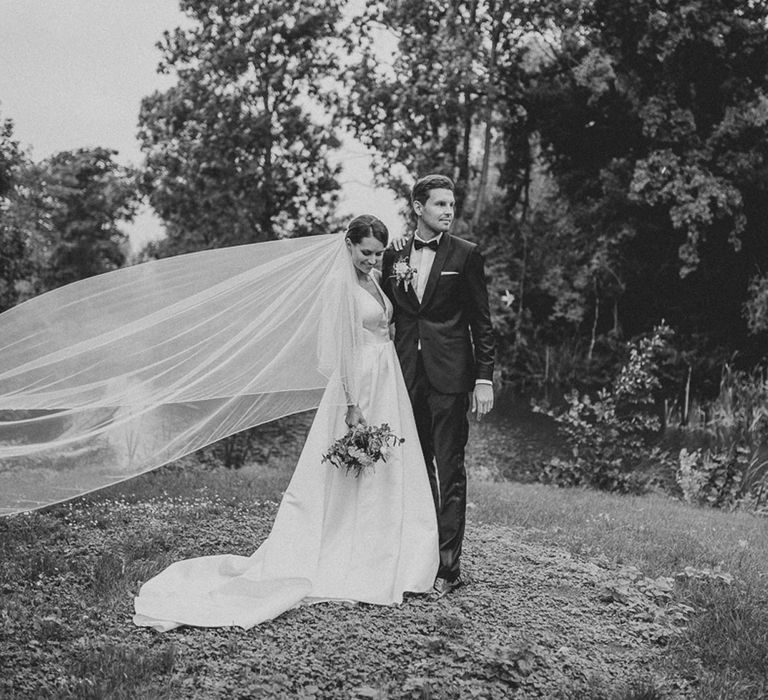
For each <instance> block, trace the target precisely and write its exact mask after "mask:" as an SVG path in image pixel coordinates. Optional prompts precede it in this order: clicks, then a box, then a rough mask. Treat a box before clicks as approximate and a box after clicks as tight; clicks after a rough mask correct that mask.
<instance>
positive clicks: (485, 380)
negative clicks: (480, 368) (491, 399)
mask: <svg viewBox="0 0 768 700" xmlns="http://www.w3.org/2000/svg"><path fill="white" fill-rule="evenodd" d="M478 384H490V385H491V386H493V382H492V381H491V380H490V379H475V386H477V385H478Z"/></svg>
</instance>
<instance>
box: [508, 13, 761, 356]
mask: <svg viewBox="0 0 768 700" xmlns="http://www.w3.org/2000/svg"><path fill="white" fill-rule="evenodd" d="M539 5H541V6H548V5H549V3H546V2H542V3H539ZM578 5H579V7H578V11H577V12H576V13H571V14H564V15H562V16H561V17H560V19H559V21H558V24H557V26H556V28H555V29H553V30H552V31H551V32H550V34H549V36H548V51H549V58H548V60H546V61H544V62H540V63H539V64H538V65H536V66H535V70H533V71H531V72H530V74H529V84H528V88H527V89H526V91H525V93H524V106H525V109H526V113H527V115H528V124H527V128H528V130H529V132H531V133H535V134H537V136H538V138H539V139H540V142H541V144H542V147H543V152H544V158H545V159H546V161H547V163H548V165H549V168H550V172H551V173H552V174H553V176H554V177H555V179H556V182H557V185H558V188H559V192H560V193H561V195H562V196H564V197H565V198H566V200H567V201H568V202H569V208H570V216H571V217H572V218H573V221H574V222H575V224H576V226H577V229H578V231H580V232H581V247H582V252H583V254H584V255H585V257H586V258H587V259H589V260H590V261H593V260H595V259H599V260H602V261H603V262H604V263H605V264H601V266H600V267H601V269H603V270H610V271H611V272H610V273H609V274H608V277H606V278H605V280H606V282H608V281H610V280H611V279H612V280H614V283H612V284H611V285H610V287H609V288H605V287H604V283H600V284H599V286H598V288H597V290H596V294H597V295H598V297H599V298H598V299H597V301H596V306H595V313H596V312H597V310H598V308H599V306H601V305H603V303H604V302H605V301H607V300H608V298H609V297H611V296H612V297H614V301H616V299H618V302H617V304H618V311H617V313H618V316H619V317H620V318H619V320H620V325H621V326H623V327H624V329H625V330H627V331H628V332H629V333H630V334H632V335H634V334H637V333H640V332H643V331H646V330H648V329H649V328H650V327H652V326H653V324H654V323H656V322H658V321H659V320H660V319H662V318H666V319H667V320H668V321H669V322H670V323H671V325H673V326H674V327H676V328H677V329H680V330H681V331H682V336H683V338H686V337H687V338H688V339H689V341H690V342H693V343H696V344H697V347H698V349H699V350H700V351H702V352H707V353H713V352H720V353H723V354H730V353H732V352H733V351H734V350H740V351H741V352H742V353H744V354H745V355H746V356H748V357H749V356H750V353H752V354H751V359H752V360H753V361H754V360H755V359H757V358H759V356H760V355H762V352H760V350H759V345H758V343H757V342H754V341H750V340H749V339H748V337H747V325H746V323H745V321H744V318H743V315H742V308H743V306H744V304H745V302H748V300H749V290H750V289H752V290H753V294H754V295H756V296H754V297H753V302H752V305H751V306H749V307H748V309H749V311H750V313H752V316H753V318H757V316H755V314H756V313H758V309H757V306H759V304H758V305H757V306H756V304H757V300H759V299H760V298H762V299H764V298H765V295H764V293H763V294H762V297H761V296H760V294H761V292H762V290H764V288H765V287H764V286H761V284H760V283H759V280H755V281H754V282H753V283H752V285H751V287H750V285H749V280H750V278H752V277H753V276H754V275H755V274H756V273H758V272H765V270H766V269H768V239H767V238H766V237H765V236H764V234H763V232H762V227H763V224H762V222H763V221H764V220H765V218H766V216H768V191H767V190H768V185H767V184H766V183H767V182H768V181H767V180H766V178H765V173H766V168H767V166H768V128H767V127H768V35H766V32H765V28H766V26H767V24H768V7H766V6H765V4H764V3H754V2H750V1H749V0H695V1H694V2H688V3H685V4H678V3H671V2H656V1H653V2H651V1H650V0H629V1H628V2H624V3H612V2H609V1H607V0H584V1H583V2H580V3H578ZM513 78H514V79H515V80H516V79H517V76H513ZM513 156H514V154H508V158H509V159H512V157H513ZM611 303H612V302H611ZM758 315H759V314H758ZM602 319H603V321H602V322H601V326H600V330H602V331H603V332H604V331H605V330H607V329H608V328H610V327H611V326H612V325H615V323H614V320H613V319H612V318H611V314H607V313H606V314H603V316H602ZM586 320H587V322H588V323H590V324H591V322H593V321H594V320H595V314H592V315H591V317H590V318H588V319H586ZM758 325H759V324H757V323H754V324H753V326H755V327H757V326H758Z"/></svg>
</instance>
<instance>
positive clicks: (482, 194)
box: [470, 2, 504, 231]
mask: <svg viewBox="0 0 768 700" xmlns="http://www.w3.org/2000/svg"><path fill="white" fill-rule="evenodd" d="M488 14H489V15H490V16H491V17H492V18H493V20H494V25H493V31H492V33H491V48H490V51H489V53H488V77H487V81H488V82H487V88H486V95H485V134H484V136H483V162H482V165H481V167H480V184H479V185H478V188H477V197H476V199H475V211H474V213H473V214H472V224H471V226H470V231H474V230H475V229H476V228H477V226H478V225H479V223H480V217H481V216H482V215H483V207H484V206H485V200H486V190H487V188H488V172H489V170H490V167H491V146H492V144H493V126H492V122H493V107H494V104H495V103H496V52H497V49H498V46H499V40H500V38H501V29H502V26H501V25H502V22H503V19H504V13H503V12H502V13H501V16H500V17H499V18H498V19H496V3H494V2H490V3H489V4H488Z"/></svg>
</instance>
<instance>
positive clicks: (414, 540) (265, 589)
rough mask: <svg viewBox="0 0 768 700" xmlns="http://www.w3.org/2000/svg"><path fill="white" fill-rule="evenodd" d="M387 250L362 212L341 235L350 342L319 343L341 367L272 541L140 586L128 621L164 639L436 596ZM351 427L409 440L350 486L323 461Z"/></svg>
mask: <svg viewBox="0 0 768 700" xmlns="http://www.w3.org/2000/svg"><path fill="white" fill-rule="evenodd" d="M386 244H387V229H386V227H385V226H384V224H383V223H382V222H381V221H379V220H378V219H377V218H376V217H373V216H369V215H363V216H358V217H357V218H355V219H354V220H353V221H352V222H351V223H350V225H349V227H348V229H347V232H346V235H345V238H344V245H345V247H346V249H347V251H348V256H347V263H346V264H347V266H348V267H349V268H350V269H349V274H350V276H351V277H352V279H354V281H355V282H356V283H355V284H353V285H352V286H350V287H345V286H344V285H343V284H338V282H339V280H338V279H337V278H334V276H333V275H331V276H330V278H329V279H330V283H331V286H330V287H326V293H327V291H328V289H331V290H334V291H333V292H331V293H339V294H347V295H349V294H351V295H352V296H353V298H352V299H346V300H344V301H345V302H346V303H348V304H349V305H348V306H346V307H345V308H346V309H348V313H349V314H351V315H352V317H353V324H354V325H355V327H356V328H353V329H352V331H353V334H354V331H355V330H356V331H357V333H356V334H354V335H355V337H356V338H357V340H356V341H349V342H348V343H347V347H343V348H339V347H338V345H337V344H336V343H334V341H333V338H330V339H329V342H327V343H326V344H325V345H326V348H325V350H326V352H330V353H331V354H335V355H337V357H336V358H326V360H327V361H328V362H331V363H333V362H334V361H335V362H336V369H335V372H334V374H333V375H332V376H331V379H330V381H329V383H328V386H327V388H326V390H325V393H324V394H323V398H322V400H321V402H320V406H319V408H318V411H317V414H316V417H315V419H314V422H313V424H312V427H311V429H310V431H309V435H308V436H307V440H306V443H305V445H304V448H303V451H302V453H301V456H300V458H299V461H298V464H297V465H296V469H295V472H294V474H293V477H292V479H291V482H290V484H289V486H288V489H287V490H286V492H285V494H284V496H283V499H282V502H281V504H280V507H279V509H278V512H277V516H276V518H275V522H274V525H273V528H272V531H271V533H270V535H269V536H268V538H267V539H266V541H264V542H263V543H262V544H261V546H260V547H259V548H258V549H257V550H256V551H255V552H254V554H253V555H251V556H250V557H242V556H235V555H227V554H222V555H218V556H208V557H200V558H196V559H189V560H185V561H180V562H176V563H175V564H172V565H171V566H170V567H168V568H167V569H166V570H165V571H162V572H161V573H160V574H158V575H157V576H155V577H154V578H153V579H151V580H150V581H148V582H146V583H145V584H144V585H143V586H142V588H141V591H140V592H139V595H138V597H137V598H136V599H135V610H136V614H135V616H134V618H133V619H134V622H135V624H137V625H140V626H148V627H153V628H155V629H157V630H161V631H163V630H168V629H172V628H174V627H177V626H179V625H195V626H201V627H211V626H234V625H237V626H240V627H244V628H249V627H252V626H253V625H256V624H258V623H260V622H263V621H264V620H268V619H271V618H274V617H276V616H277V615H280V614H281V613H283V612H284V611H286V610H288V609H290V608H292V607H296V606H297V605H301V604H308V603H316V602H321V601H332V600H345V601H360V602H365V603H374V604H378V605H389V604H395V603H399V602H401V601H402V596H403V593H404V592H405V591H412V592H425V591H429V590H430V589H431V588H432V585H433V583H434V580H435V575H436V573H437V567H438V541H437V525H436V519H435V511H434V506H433V502H432V495H431V492H430V488H429V483H428V479H427V472H426V468H425V465H424V460H423V456H422V451H421V448H420V447H419V442H418V436H417V433H416V425H415V423H414V419H413V414H412V411H411V406H410V402H409V399H408V394H407V391H406V387H405V383H404V380H403V377H402V374H401V371H400V366H399V364H398V360H397V355H396V353H395V349H394V346H393V344H392V342H391V340H390V333H389V324H390V321H391V319H392V305H391V303H390V301H389V300H388V299H387V297H386V295H385V294H384V293H383V292H382V289H381V287H380V285H379V282H378V279H377V275H378V272H377V270H376V267H375V266H376V263H377V262H378V261H379V260H380V258H381V256H382V254H383V252H384V248H385V246H386ZM336 274H337V275H341V276H343V275H345V274H347V271H346V270H343V269H341V270H336ZM347 320H349V319H347ZM323 332H325V333H329V334H331V335H333V334H335V333H337V332H338V328H337V326H336V325H334V324H330V326H329V327H326V328H325V329H324V331H321V336H322V333H323ZM321 341H322V337H321ZM336 341H338V338H336ZM350 346H351V347H350ZM332 348H335V349H332ZM350 351H351V352H350ZM321 354H322V353H321ZM345 355H347V358H346V359H343V356H345ZM322 361H323V358H322V357H321V362H322ZM345 365H347V366H345ZM357 423H368V424H369V425H380V424H383V423H387V424H389V426H390V428H391V429H392V431H393V432H394V433H395V434H396V435H398V436H399V437H402V438H404V442H403V443H402V444H400V445H397V446H395V447H394V448H392V450H391V452H390V454H389V455H388V457H387V460H386V462H384V463H379V464H377V465H376V467H375V471H373V472H371V473H364V474H362V475H361V476H359V477H357V478H355V477H354V476H352V475H351V474H347V473H345V472H344V471H343V470H339V469H336V468H334V467H333V466H331V465H329V464H328V463H321V456H322V455H323V453H324V452H326V450H327V449H328V447H329V445H330V444H331V443H332V442H333V440H334V439H336V438H338V437H340V436H342V435H343V434H344V433H345V431H346V429H347V427H348V426H352V425H355V424H357Z"/></svg>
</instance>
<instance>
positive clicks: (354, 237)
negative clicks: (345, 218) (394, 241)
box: [344, 214, 389, 247]
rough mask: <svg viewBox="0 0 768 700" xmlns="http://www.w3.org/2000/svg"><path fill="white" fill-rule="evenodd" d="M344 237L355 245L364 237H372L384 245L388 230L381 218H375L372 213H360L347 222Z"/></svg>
mask: <svg viewBox="0 0 768 700" xmlns="http://www.w3.org/2000/svg"><path fill="white" fill-rule="evenodd" d="M344 237H345V238H348V239H349V240H350V242H352V243H354V244H355V245H359V244H360V242H361V241H363V240H365V239H366V238H371V237H373V238H375V239H376V240H377V241H379V243H381V245H383V246H384V247H386V245H387V241H388V240H389V231H388V230H387V227H386V226H385V225H384V222H383V221H382V220H381V219H377V218H376V217H375V216H373V215H372V214H361V215H360V216H356V217H355V218H354V219H352V221H350V222H349V226H347V230H346V232H345V233H344Z"/></svg>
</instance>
